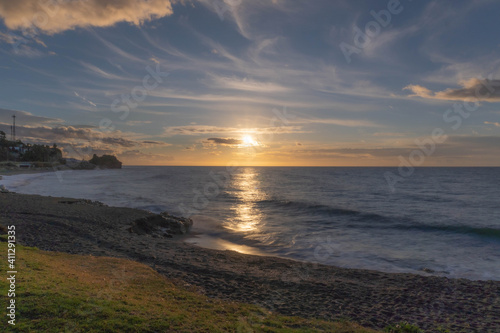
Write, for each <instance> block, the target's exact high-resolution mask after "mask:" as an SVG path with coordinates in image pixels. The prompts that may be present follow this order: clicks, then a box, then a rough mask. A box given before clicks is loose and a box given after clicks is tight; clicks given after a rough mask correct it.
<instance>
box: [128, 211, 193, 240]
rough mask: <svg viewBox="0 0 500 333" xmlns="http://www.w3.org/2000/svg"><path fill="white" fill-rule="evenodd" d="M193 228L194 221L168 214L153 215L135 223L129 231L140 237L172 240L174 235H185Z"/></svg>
mask: <svg viewBox="0 0 500 333" xmlns="http://www.w3.org/2000/svg"><path fill="white" fill-rule="evenodd" d="M192 226H193V220H191V219H187V218H184V217H176V216H172V215H169V214H167V213H161V214H157V215H151V216H147V217H143V218H140V219H137V220H135V221H134V223H133V224H132V226H131V227H130V228H129V229H128V231H130V232H133V233H136V234H138V235H146V234H147V235H152V236H161V237H166V238H172V235H184V234H186V233H188V232H189V230H190V229H191V227H192Z"/></svg>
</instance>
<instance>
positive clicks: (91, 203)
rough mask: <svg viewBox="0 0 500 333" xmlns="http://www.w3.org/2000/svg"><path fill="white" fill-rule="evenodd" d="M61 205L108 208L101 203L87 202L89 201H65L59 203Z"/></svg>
mask: <svg viewBox="0 0 500 333" xmlns="http://www.w3.org/2000/svg"><path fill="white" fill-rule="evenodd" d="M59 203H60V204H66V205H86V206H97V207H107V205H105V204H103V203H102V202H100V201H92V200H87V199H80V200H65V201H59Z"/></svg>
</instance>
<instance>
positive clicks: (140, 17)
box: [0, 0, 172, 34]
mask: <svg viewBox="0 0 500 333" xmlns="http://www.w3.org/2000/svg"><path fill="white" fill-rule="evenodd" d="M171 14H172V5H171V3H170V1H169V0H147V1H145V0H139V1H138V0H72V1H66V0H56V1H53V2H50V1H39V0H16V1H11V0H0V18H3V20H4V23H5V25H6V26H7V27H8V28H9V29H12V30H16V29H32V28H33V26H34V27H36V28H37V29H38V30H40V31H43V32H44V33H47V34H54V33H59V32H62V31H65V30H70V29H74V28H77V27H91V26H94V27H108V26H112V25H114V24H116V23H118V22H129V23H131V24H134V25H140V24H142V23H143V22H145V21H151V20H153V19H156V18H160V17H164V16H167V15H171Z"/></svg>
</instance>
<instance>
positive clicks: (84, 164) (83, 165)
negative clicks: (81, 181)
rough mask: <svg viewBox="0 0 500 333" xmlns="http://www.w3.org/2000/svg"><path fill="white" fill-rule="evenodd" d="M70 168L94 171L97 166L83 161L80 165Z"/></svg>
mask: <svg viewBox="0 0 500 333" xmlns="http://www.w3.org/2000/svg"><path fill="white" fill-rule="evenodd" d="M70 167H71V168H72V169H74V170H94V169H95V168H96V165H95V164H92V163H90V162H88V161H81V162H80V163H79V164H77V165H75V166H70Z"/></svg>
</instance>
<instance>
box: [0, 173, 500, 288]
mask: <svg viewBox="0 0 500 333" xmlns="http://www.w3.org/2000/svg"><path fill="white" fill-rule="evenodd" d="M388 172H389V173H393V174H394V175H398V170H397V169H396V168H343V167H342V168H340V167H332V168H301V167H297V168H291V167H238V168H231V169H228V168H224V167H124V168H123V169H121V170H97V171H64V172H56V173H52V172H51V173H42V174H30V175H16V176H7V177H5V176H4V179H3V180H2V181H0V183H3V184H4V185H6V187H7V188H8V189H10V190H12V191H15V192H19V193H26V194H40V195H51V196H64V197H73V198H86V199H92V200H98V201H101V202H104V203H106V204H108V205H113V206H124V207H133V208H141V209H145V210H149V211H152V212H156V213H159V212H162V211H168V212H170V213H172V214H177V215H184V216H189V217H191V218H193V220H194V222H195V225H194V227H193V231H194V232H195V233H196V234H198V236H197V238H193V239H192V240H191V242H193V243H198V244H199V245H201V246H209V247H218V248H221V247H222V248H227V249H232V250H237V251H241V252H247V253H257V254H265V255H271V256H280V257H286V258H292V259H296V260H302V261H308V262H317V263H322V264H327V265H335V266H340V267H349V268H364V269H374V270H379V271H385V272H411V273H418V274H427V275H429V274H431V275H439V276H447V277H460V278H468V279H481V280H500V177H499V176H500V168H416V169H415V172H414V173H413V174H412V175H410V176H408V177H403V178H398V182H397V183H396V184H395V185H394V184H392V185H394V186H390V184H389V183H388V181H387V179H386V175H387V173H388Z"/></svg>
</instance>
